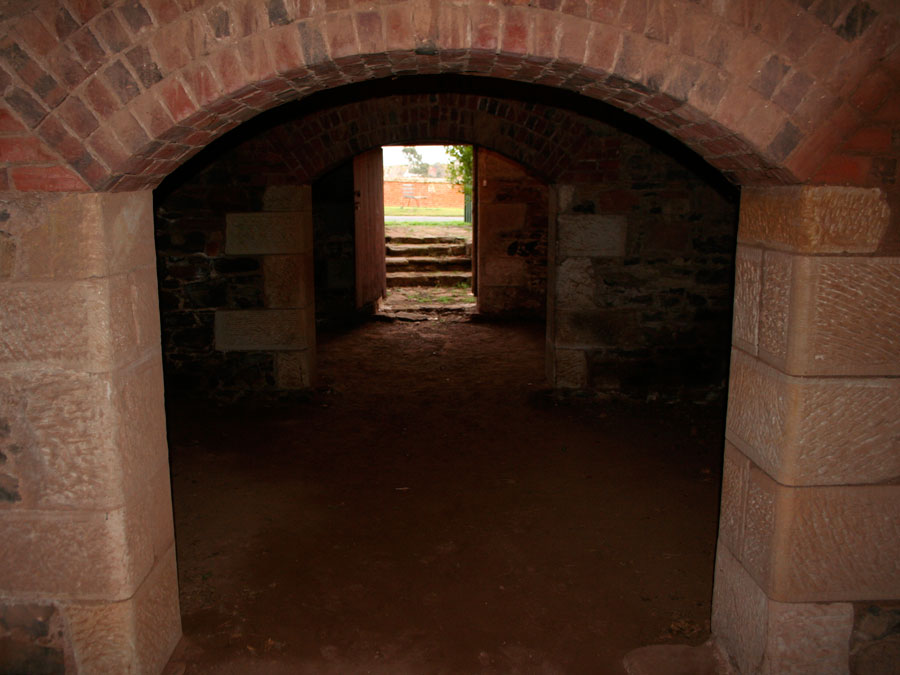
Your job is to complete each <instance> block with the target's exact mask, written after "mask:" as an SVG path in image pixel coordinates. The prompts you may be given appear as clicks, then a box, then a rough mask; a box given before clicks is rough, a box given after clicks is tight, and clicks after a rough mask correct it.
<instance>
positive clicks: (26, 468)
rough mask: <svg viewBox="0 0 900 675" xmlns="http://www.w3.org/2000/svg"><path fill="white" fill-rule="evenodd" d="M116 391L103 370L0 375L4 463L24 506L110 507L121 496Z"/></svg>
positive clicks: (120, 500) (119, 502) (34, 370)
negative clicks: (112, 398)
mask: <svg viewBox="0 0 900 675" xmlns="http://www.w3.org/2000/svg"><path fill="white" fill-rule="evenodd" d="M113 391H114V387H113V383H112V379H111V377H110V376H109V375H107V374H86V373H76V372H73V371H48V370H42V369H41V370H39V369H36V368H35V369H28V370H20V371H15V372H12V373H5V374H2V375H0V410H2V412H0V415H2V416H3V418H4V421H5V425H6V426H7V427H8V429H9V432H8V434H6V435H5V436H6V437H5V438H4V439H2V441H0V442H2V443H3V448H4V450H3V452H4V454H5V455H6V456H7V458H8V461H7V465H6V466H5V467H4V470H5V471H7V472H9V473H10V474H12V475H13V476H14V477H15V478H16V479H17V481H18V492H19V494H20V496H21V502H19V503H18V504H17V507H22V508H114V507H118V506H120V505H121V504H122V502H123V493H122V489H123V485H122V483H121V475H120V472H119V457H118V455H117V450H116V447H115V436H116V428H117V419H116V417H115V415H114V412H113V410H112V409H111V407H110V406H109V396H110V394H111V392H113Z"/></svg>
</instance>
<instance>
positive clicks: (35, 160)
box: [0, 136, 59, 164]
mask: <svg viewBox="0 0 900 675" xmlns="http://www.w3.org/2000/svg"><path fill="white" fill-rule="evenodd" d="M58 159H59V158H58V157H57V156H56V155H55V154H53V153H52V152H50V151H49V150H47V146H46V145H44V143H42V142H41V141H40V139H38V138H35V137H34V136H26V137H25V138H21V137H19V138H17V137H10V136H3V137H0V162H4V163H19V164H46V163H47V162H54V161H58Z"/></svg>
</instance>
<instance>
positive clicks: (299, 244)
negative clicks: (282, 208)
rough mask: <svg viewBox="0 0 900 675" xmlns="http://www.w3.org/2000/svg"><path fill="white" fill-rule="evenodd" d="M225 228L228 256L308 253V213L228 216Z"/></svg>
mask: <svg viewBox="0 0 900 675" xmlns="http://www.w3.org/2000/svg"><path fill="white" fill-rule="evenodd" d="M225 228H226V229H225V252H226V253H227V254H228V255H266V254H271V255H277V254H289V253H311V252H312V215H311V214H310V213H303V212H292V213H229V214H227V215H226V217H225Z"/></svg>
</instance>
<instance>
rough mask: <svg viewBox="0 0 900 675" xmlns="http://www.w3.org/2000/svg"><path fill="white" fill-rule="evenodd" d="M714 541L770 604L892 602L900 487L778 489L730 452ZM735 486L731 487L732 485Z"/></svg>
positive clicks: (897, 583) (896, 586)
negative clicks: (717, 537) (736, 560)
mask: <svg viewBox="0 0 900 675" xmlns="http://www.w3.org/2000/svg"><path fill="white" fill-rule="evenodd" d="M726 457H727V462H728V463H729V464H730V465H731V469H730V471H731V472H732V476H731V477H730V484H729V485H728V486H723V490H724V489H727V490H728V492H727V496H726V494H723V505H724V506H725V508H724V512H725V514H727V518H728V520H727V521H726V522H725V523H724V528H723V531H724V532H726V534H725V536H724V537H722V538H721V539H720V541H721V542H722V544H723V545H727V546H728V547H729V549H730V550H732V551H733V553H734V555H736V556H737V557H738V558H739V559H740V561H741V563H742V564H743V566H744V567H745V568H746V569H747V571H748V572H749V573H750V574H751V576H752V577H753V578H754V579H755V580H756V582H757V583H758V584H759V585H760V586H761V587H762V588H763V589H764V590H765V592H766V594H767V595H768V596H769V597H770V598H773V599H777V600H780V601H785V602H831V601H840V600H848V601H850V600H860V599H869V600H877V599H879V598H892V597H897V596H898V595H900V562H898V556H900V523H898V521H897V518H896V514H897V513H900V486H898V485H867V486H839V487H838V486H832V487H804V488H796V487H786V486H784V485H781V484H780V483H776V482H775V481H774V480H772V479H771V478H770V477H769V476H768V475H766V473H765V472H763V471H760V469H759V468H758V467H756V466H755V465H753V464H752V463H750V464H747V463H744V462H743V461H742V459H743V458H741V456H740V453H738V452H737V451H735V450H734V449H730V450H729V451H728V453H727V455H726ZM735 483H739V484H738V485H735Z"/></svg>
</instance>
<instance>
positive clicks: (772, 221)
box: [0, 0, 900, 672]
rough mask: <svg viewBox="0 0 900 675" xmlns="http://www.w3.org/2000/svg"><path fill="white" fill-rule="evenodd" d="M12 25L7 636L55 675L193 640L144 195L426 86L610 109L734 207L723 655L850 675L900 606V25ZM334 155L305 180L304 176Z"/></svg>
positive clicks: (657, 9)
mask: <svg viewBox="0 0 900 675" xmlns="http://www.w3.org/2000/svg"><path fill="white" fill-rule="evenodd" d="M336 4H341V3H336ZM76 5H77V6H76ZM145 5H146V6H145ZM645 9H646V11H644V10H645ZM31 10H35V11H33V12H32V11H31ZM4 18H5V19H7V21H6V22H5V23H4V30H5V31H6V33H5V35H4V38H5V39H4V48H3V50H2V64H0V70H2V72H0V82H2V83H3V86H4V92H3V94H4V97H3V103H2V105H3V116H2V122H3V129H4V133H5V134H6V136H5V137H4V146H3V147H4V154H3V167H2V168H3V171H2V173H0V186H2V187H3V189H4V190H5V191H7V192H6V193H5V194H4V205H5V209H6V210H5V212H4V213H5V214H6V215H4V216H3V218H4V220H3V221H2V222H3V223H4V224H3V230H2V236H0V283H2V288H0V290H2V292H3V293H4V301H3V302H2V303H0V311H2V312H3V314H2V318H3V325H4V326H7V325H8V326H11V329H10V330H9V332H8V336H7V335H6V334H4V343H3V351H2V355H3V361H2V364H3V397H4V398H3V400H4V401H5V402H9V406H8V408H9V409H10V410H11V411H12V412H11V413H10V414H9V415H7V417H5V418H4V420H5V421H4V424H3V425H2V429H3V434H4V437H5V438H8V439H13V440H10V441H7V442H6V443H7V445H9V446H10V448H13V447H14V448H15V452H13V450H11V449H10V451H9V452H7V451H6V449H4V450H3V456H4V458H5V463H4V465H3V479H2V480H3V490H4V494H5V495H9V499H6V501H5V502H4V503H3V505H2V506H3V510H2V513H0V522H2V527H3V529H4V536H5V537H6V540H7V541H8V542H9V545H8V546H7V547H6V548H5V549H4V550H3V551H2V555H3V556H4V557H3V558H2V565H3V569H4V572H5V574H4V577H3V578H4V582H3V583H4V585H3V588H2V591H3V598H4V600H3V603H4V606H7V607H12V608H14V609H15V610H16V616H25V617H26V618H27V617H28V616H31V614H33V613H34V612H41V614H40V616H41V617H44V619H45V620H46V622H47V623H49V624H51V625H57V624H59V623H60V622H62V624H64V626H65V627H66V629H67V630H64V631H63V632H62V634H61V635H60V633H59V632H58V631H57V632H55V633H54V635H55V636H56V637H54V638H53V639H52V640H50V641H49V642H48V643H47V644H46V645H44V644H43V643H41V644H39V645H38V647H39V648H40V650H44V649H46V650H48V651H47V652H44V651H41V654H45V653H46V654H49V656H48V657H47V658H51V659H54V661H53V662H54V664H56V665H54V667H55V668H57V670H59V669H60V668H64V667H68V668H71V669H74V668H76V667H78V668H82V669H90V668H93V669H96V670H101V671H108V672H115V671H120V670H127V669H129V668H132V669H134V668H138V667H140V668H143V669H145V670H147V671H149V672H153V671H157V670H159V669H161V668H162V665H163V663H164V661H165V658H166V654H167V652H168V651H169V650H170V649H171V646H172V645H173V644H174V640H176V639H177V637H178V634H179V622H178V618H177V617H178V612H177V602H175V600H174V598H176V597H177V591H176V584H175V580H174V569H175V567H174V548H173V545H172V542H173V540H172V534H171V515H170V512H169V510H168V503H169V502H168V499H167V498H162V499H161V498H160V497H161V496H162V497H165V496H166V495H168V482H167V480H166V476H167V474H168V471H167V462H166V461H165V459H164V458H165V454H166V453H165V438H164V434H163V433H162V431H163V427H164V425H163V418H164V415H163V412H162V408H161V402H162V388H161V384H162V375H161V368H160V365H159V343H158V338H159V333H158V327H157V325H156V317H157V312H156V296H155V294H154V293H153V292H148V289H152V286H153V283H152V278H153V265H152V263H151V262H150V260H151V258H152V246H148V243H150V239H149V227H150V226H149V222H150V219H151V206H150V199H149V193H148V192H146V191H147V190H150V189H152V188H153V187H155V186H156V185H157V184H158V183H159V182H160V180H161V179H162V178H163V177H164V176H166V175H168V174H169V173H171V172H172V171H173V170H174V169H175V168H176V167H177V166H178V165H180V164H181V163H183V162H184V161H185V159H186V158H187V157H189V156H191V155H192V154H194V153H195V152H197V151H198V150H199V149H200V148H202V147H205V146H206V145H207V144H209V142H210V141H211V140H213V139H214V138H217V137H219V136H221V135H222V134H223V133H225V131H227V130H229V129H232V128H234V127H236V126H238V125H239V124H240V123H241V122H242V121H245V120H248V119H251V118H253V117H256V116H257V115H258V114H259V112H260V111H263V110H267V109H270V108H273V107H275V106H277V105H279V104H280V103H282V102H284V101H288V100H294V99H296V98H300V97H303V98H305V97H307V96H308V95H309V94H311V93H313V92H316V91H329V90H332V89H335V88H336V87H339V86H340V85H343V84H345V83H348V82H359V81H365V80H380V79H381V78H386V77H395V76H404V75H408V74H426V73H436V72H442V73H468V74H477V75H492V76H496V77H499V78H501V79H510V80H516V81H522V82H532V83H534V82H540V83H543V84H547V85H550V86H552V87H554V88H559V90H563V89H568V90H573V91H577V92H580V93H581V94H583V95H584V96H585V97H588V98H595V99H601V100H604V101H607V102H609V103H611V104H612V105H614V106H615V107H617V108H621V109H624V110H627V111H628V112H629V113H630V114H633V115H635V116H638V117H641V118H643V119H647V120H649V121H650V122H651V124H652V125H653V126H654V127H656V128H659V129H662V130H664V131H665V133H667V134H670V135H672V136H674V137H676V138H679V139H681V140H683V141H685V142H686V143H688V144H689V145H690V146H691V147H694V148H696V149H697V151H698V152H699V153H700V154H701V155H702V156H703V157H705V158H706V159H707V160H708V161H709V162H710V163H711V164H713V165H714V166H716V167H717V168H719V169H720V170H722V171H723V172H725V173H726V174H728V175H729V177H731V178H732V179H734V181H735V182H736V183H739V184H741V185H742V186H743V191H742V217H741V225H740V231H739V250H738V265H737V270H736V277H735V279H736V284H735V285H736V292H735V301H736V306H735V310H736V311H735V323H734V332H733V357H732V376H731V379H730V383H729V399H730V402H731V403H730V410H729V420H728V425H727V426H728V431H727V437H728V442H729V443H728V445H727V449H726V456H725V472H724V479H723V500H722V503H723V513H724V516H723V518H722V520H721V521H720V537H719V549H718V554H717V571H716V591H715V608H714V612H713V632H714V634H715V636H716V639H717V642H718V644H719V645H720V646H722V647H723V648H724V649H725V650H726V651H727V652H728V654H729V656H730V657H731V658H732V659H733V660H734V662H735V663H736V664H737V666H738V667H739V669H740V670H742V671H750V670H752V669H753V668H755V667H756V664H760V663H763V664H766V667H769V668H770V669H773V670H778V669H779V668H787V667H788V664H791V667H793V664H797V663H802V664H804V667H807V668H808V669H811V670H813V671H821V670H823V664H824V665H825V668H824V669H833V670H838V671H842V670H843V669H844V668H845V665H846V664H847V663H848V662H849V661H850V659H851V656H850V655H849V653H848V649H849V648H848V642H849V640H848V636H849V635H850V634H851V630H852V628H853V623H854V616H856V617H857V620H859V617H860V616H862V615H863V614H864V612H862V610H863V608H861V607H860V605H861V604H863V603H873V604H874V605H875V606H876V607H877V606H879V604H881V605H882V606H883V605H884V603H885V602H886V600H885V599H886V598H892V597H896V595H897V588H896V579H897V575H896V569H895V566H894V565H893V564H892V562H891V561H894V560H896V559H897V556H878V555H872V554H871V552H872V551H892V550H893V548H892V547H894V546H895V545H896V544H895V542H897V541H898V540H900V537H898V536H896V534H897V533H896V521H895V520H886V519H885V518H884V514H885V513H888V514H890V513H892V512H894V511H895V510H896V508H897V504H898V494H900V492H898V490H897V489H896V485H895V484H894V483H895V482H896V481H895V479H896V476H897V473H898V468H897V464H896V456H895V455H896V453H893V454H892V453H891V452H889V451H886V450H885V448H888V449H891V448H892V447H893V446H892V445H891V443H890V439H891V438H893V436H895V435H896V427H895V426H894V425H893V424H892V423H891V421H890V419H893V418H891V417H890V416H889V415H888V416H884V415H879V414H877V413H872V412H871V411H873V410H876V411H878V410H882V409H885V410H892V409H893V408H895V407H896V400H897V395H898V394H897V391H898V390H897V388H896V386H895V385H896V383H895V380H896V375H897V374H898V373H897V365H896V364H897V363H900V358H897V344H896V341H895V340H893V339H892V336H893V335H895V334H896V331H897V326H898V318H897V306H896V302H895V299H894V298H893V295H892V294H891V293H887V292H885V289H886V288H888V289H891V288H894V287H896V276H897V257H896V251H897V245H896V242H897V237H896V233H897V227H896V226H897V222H896V221H897V218H896V205H897V203H898V201H897V190H896V185H895V181H896V166H897V151H896V147H894V146H893V145H891V143H890V140H889V139H890V138H891V134H892V132H893V130H894V129H895V128H896V124H897V119H898V110H900V108H898V106H897V102H898V98H897V96H898V94H897V82H898V81H900V80H898V77H897V73H898V66H897V63H898V61H897V54H898V51H897V49H896V41H895V40H893V36H894V35H896V31H897V14H896V8H894V7H892V6H889V3H888V4H885V3H881V2H878V3H876V2H870V3H856V2H849V1H848V2H846V3H841V2H837V3H834V2H814V3H811V4H808V6H806V5H804V6H803V7H801V6H796V7H795V6H794V5H791V4H788V3H768V4H766V6H765V8H764V9H763V8H762V5H759V6H757V5H755V4H753V3H750V4H749V5H741V6H740V7H736V6H735V7H731V6H726V5H723V4H714V5H712V6H708V7H707V6H699V5H696V4H695V3H691V2H688V1H687V0H684V1H683V2H682V1H681V0H676V3H675V5H674V6H670V5H668V4H665V3H655V2H651V3H648V4H646V6H645V5H643V4H642V3H637V4H634V3H619V4H614V5H612V6H610V7H606V6H604V7H603V8H601V9H597V8H589V7H586V6H584V5H583V4H581V3H563V6H562V7H560V8H559V9H555V8H553V9H550V8H544V7H541V8H537V7H530V6H528V7H526V6H521V5H504V6H495V5H488V4H485V3H483V2H481V1H480V0H471V1H470V2H465V3H461V4H458V5H453V6H448V5H440V4H433V3H428V2H418V1H416V2H402V1H401V2H399V3H396V4H392V5H385V6H379V7H378V8H375V9H372V10H357V9H356V8H354V9H349V8H340V7H332V6H329V7H325V8H320V7H307V6H306V5H305V4H303V3H292V2H291V3H287V2H280V1H279V0H275V1H274V2H270V3H267V5H266V6H265V7H263V6H262V5H257V4H256V3H252V2H247V3H244V2H240V1H238V2H236V3H234V4H233V5H229V6H228V7H225V6H216V7H213V6H212V5H211V4H206V3H203V2H200V3H191V4H190V6H187V5H185V3H183V2H180V3H171V2H161V1H158V0H146V2H128V3H122V4H115V3H114V4H113V5H110V6H100V5H98V4H96V3H70V2H66V3H61V2H60V3H57V2H49V3H47V4H46V5H43V4H41V5H40V7H38V6H36V5H35V4H34V3H25V4H24V5H22V6H21V7H19V6H17V7H15V8H12V9H9V10H8V11H7V12H5V13H4ZM699 36H702V37H699ZM6 38H8V39H6ZM554 91H556V89H554ZM552 126H556V125H552ZM441 135H443V134H441ZM526 135H527V134H526ZM417 136H418V134H417ZM319 140H320V142H321V137H320V138H319ZM501 140H502V139H501ZM504 142H507V141H504ZM509 145H517V143H509ZM336 147H337V146H335V145H333V144H328V143H325V144H321V143H320V144H319V145H318V146H317V147H316V148H315V149H314V151H313V152H311V153H310V154H309V155H307V156H305V157H303V158H301V161H300V166H301V167H303V169H304V171H305V172H306V175H308V176H309V175H315V174H316V173H317V172H318V171H319V170H321V169H322V168H325V167H327V166H328V165H329V163H330V162H332V161H333V159H334V157H333V156H332V152H333V151H334V150H335V148H336ZM498 149H499V150H501V151H504V149H505V148H498ZM338 154H343V151H342V150H340V149H339V151H338ZM565 158H566V153H565V152H563V151H561V152H557V153H552V154H542V153H541V152H540V151H537V152H536V153H535V155H534V157H533V158H532V161H531V162H523V163H525V164H526V165H530V166H534V167H540V166H543V167H545V169H546V172H545V173H546V174H547V175H551V174H552V173H553V171H552V169H553V168H554V167H556V166H557V165H558V163H559V162H560V161H561V160H562V159H565ZM92 191H93V192H92ZM59 192H62V193H64V194H54V193H59ZM85 192H87V193H88V194H80V193H85ZM892 208H893V210H894V213H893V214H892ZM848 214H850V215H848ZM48 253H49V255H48ZM848 289H852V293H851V295H850V299H849V300H848V299H847V298H848V296H847V290H848ZM577 351H580V352H581V353H576V354H575V355H574V358H572V359H570V360H569V361H567V362H566V364H565V365H567V366H571V368H572V372H575V373H578V374H579V377H583V376H584V373H586V372H590V370H589V368H588V361H587V358H588V357H587V354H586V352H585V350H577ZM570 356H572V355H570ZM562 365H564V364H563V363H562V362H561V361H560V360H559V359H557V361H556V363H555V366H556V368H555V372H556V373H559V372H561V368H560V366H562ZM566 372H569V370H568V368H567V369H566ZM60 401H65V405H60ZM842 415H846V416H845V417H842ZM822 420H824V421H822ZM7 427H8V429H9V431H6V428H7ZM10 458H12V459H10ZM759 505H768V506H769V507H771V508H756V507H757V506H759ZM823 523H827V526H825V525H823ZM824 531H827V532H828V535H827V536H824V535H822V534H821V533H822V532H824ZM73 533H74V536H73ZM73 542H76V543H73ZM82 544H83V545H82ZM35 602H36V603H37V605H35V604H34V603H35ZM854 603H856V605H854ZM35 607H37V609H35ZM23 608H24V609H23ZM20 609H23V612H24V613H23V614H18V611H19V610H20ZM857 610H859V611H857ZM861 612H862V613H861ZM30 613H31V614H30ZM854 613H856V614H854ZM54 622H55V623H54ZM29 625H30V624H29ZM98 626H103V627H105V628H103V629H102V632H103V633H104V635H103V637H102V638H98V635H97V627H98ZM748 627H749V628H748ZM854 635H857V633H854ZM882 637H883V636H882ZM41 639H42V638H41ZM854 639H856V638H854ZM878 639H880V637H879V636H873V637H872V640H873V641H874V642H873V644H874V648H875V649H876V650H877V649H880V647H879V646H878V644H877V640H878ZM26 642H27V640H26ZM28 644H31V646H32V647H35V644H32V643H28ZM810 645H816V648H815V649H810ZM852 658H854V659H855V658H857V656H856V652H854V656H853V657H852Z"/></svg>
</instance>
